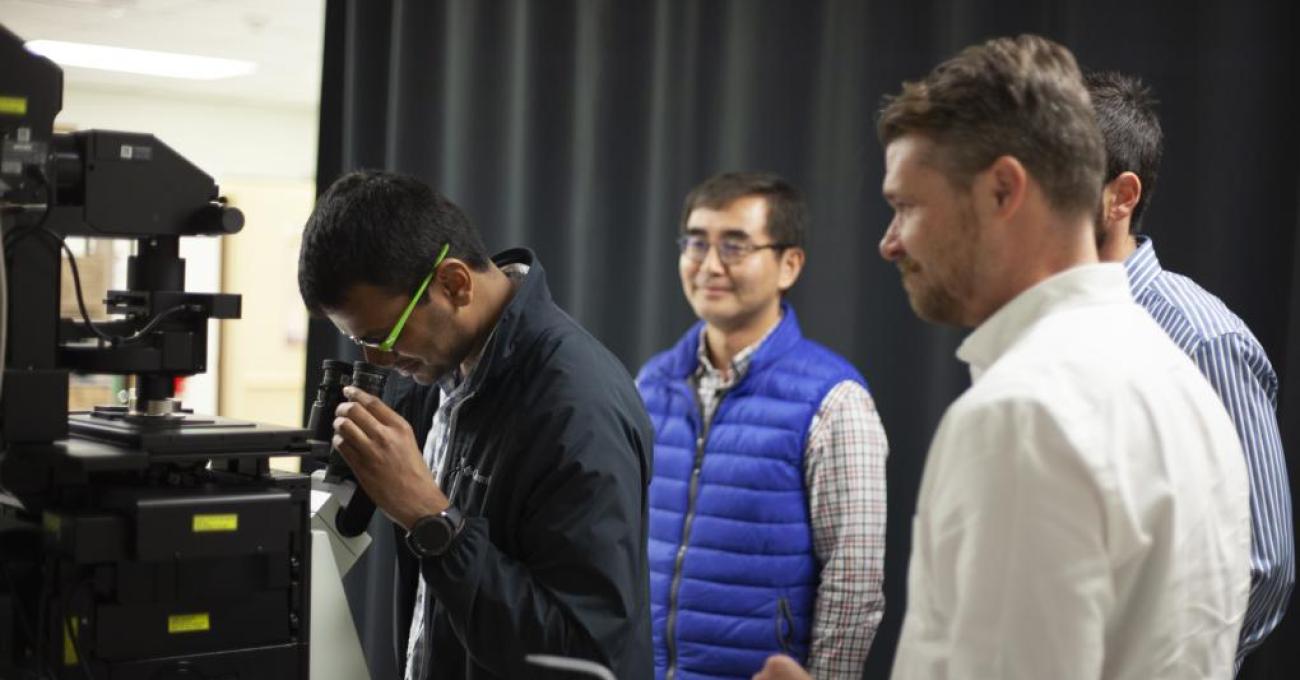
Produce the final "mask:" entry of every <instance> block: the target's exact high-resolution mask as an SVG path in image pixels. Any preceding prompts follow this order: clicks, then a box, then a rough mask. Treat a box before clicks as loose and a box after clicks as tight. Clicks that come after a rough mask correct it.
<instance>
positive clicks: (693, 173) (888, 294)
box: [307, 0, 1300, 679]
mask: <svg viewBox="0 0 1300 680" xmlns="http://www.w3.org/2000/svg"><path fill="white" fill-rule="evenodd" d="M1295 7H1296V5H1295V4H1294V3H1282V2H1261V3H1258V4H1257V5H1250V4H1248V3H1247V4H1243V3H1228V2H1222V3H1209V2H1200V3H1196V2H1177V3H1169V4H1167V5H1164V6H1156V5H1142V4H1133V3H1131V2H1126V1H1109V0H1107V1H1103V2H1097V1H1095V0H1071V1H1068V2H1048V3H1044V2H1037V1H1035V0H1024V1H1010V0H1008V1H1005V2H970V3H958V4H949V3H946V2H925V1H919V0H917V1H910V2H902V1H899V2H884V1H878V2H835V1H831V0H824V1H809V0H799V1H794V0H791V1H779V2H778V1H771V2H768V1H760V0H732V1H720V0H710V1H701V2H679V1H667V0H659V1H645V2H631V1H622V0H619V1H614V0H610V1H590V2H583V1H572V0H570V1H548V2H528V1H525V0H517V1H504V0H458V1H407V2H403V1H400V0H388V1H376V0H366V1H355V0H354V1H346V0H329V1H328V3H327V8H328V9H327V20H326V43H325V71H324V81H323V89H322V98H321V127H320V135H321V136H320V165H319V173H318V183H319V186H320V188H321V189H322V190H323V189H324V188H325V187H326V186H328V185H329V183H330V182H331V181H333V180H334V179H335V178H337V177H338V176H339V175H340V174H341V173H344V172H346V171H349V170H354V169H358V168H387V169H391V170H396V171H400V172H404V173H410V174H414V175H417V176H419V177H421V178H423V179H424V180H426V181H427V182H428V183H429V184H431V185H432V186H434V187H435V188H437V189H438V190H440V191H442V192H443V193H445V194H447V195H448V196H450V197H451V198H452V199H453V200H454V201H456V202H457V203H458V204H460V205H461V206H463V207H464V208H465V209H466V210H467V211H468V212H469V214H470V215H471V217H472V218H473V219H474V220H475V221H476V222H477V224H478V225H479V227H480V228H481V230H482V232H483V234H484V237H485V240H486V241H487V243H488V246H489V247H490V248H491V249H493V250H497V249H503V248H506V247H508V246H514V245H520V244H522V245H527V246H530V247H532V248H534V249H535V250H536V251H537V252H538V254H539V255H540V257H541V259H542V261H543V262H544V263H545V265H546V268H547V271H548V273H549V276H550V280H551V285H552V287H553V289H554V293H555V295H556V297H557V298H558V301H559V303H560V305H561V306H563V307H564V308H565V309H567V310H568V311H569V312H570V313H572V314H573V315H574V316H575V317H576V318H577V319H578V320H579V321H580V322H581V323H582V324H583V325H585V326H586V327H587V328H588V329H589V330H590V331H591V332H592V333H594V334H595V335H596V337H598V338H600V339H601V340H602V341H604V342H605V344H607V345H608V346H609V347H610V348H611V349H612V350H613V351H614V352H615V353H616V354H617V355H618V356H619V357H621V358H622V359H623V361H624V362H626V364H627V366H628V369H629V370H630V371H633V372H635V370H636V369H637V367H638V366H639V365H640V364H641V363H642V362H643V361H645V360H646V359H647V358H648V357H649V356H650V355H651V354H652V353H653V352H655V351H656V350H657V349H660V348H663V347H665V346H667V345H668V344H669V343H670V342H671V341H672V340H673V339H674V338H676V337H677V336H678V335H679V334H680V333H681V332H682V331H683V330H684V329H685V328H686V326H687V325H688V324H689V323H690V322H691V321H692V320H693V319H692V315H691V312H690V310H689V308H688V307H687V305H686V304H685V302H684V300H683V298H682V294H681V291H680V288H679V284H678V282H677V273H676V261H677V255H676V252H675V248H674V245H673V238H674V236H675V231H676V229H677V221H678V219H679V211H680V205H681V202H682V198H683V197H684V195H685V194H686V192H687V191H688V190H689V189H690V188H691V187H692V186H693V185H694V184H695V183H697V182H699V181H700V180H702V179H703V178H705V177H707V176H709V175H711V174H713V173H715V172H719V171H722V170H732V169H765V170H773V171H776V172H779V173H781V174H783V175H785V176H786V177H788V178H789V179H791V180H792V181H793V182H794V183H795V184H797V185H798V186H800V187H802V188H803V189H804V191H805V192H806V194H807V196H808V200H809V202H810V205H811V211H812V216H813V225H812V231H811V245H810V246H809V260H808V267H807V268H806V270H805V272H804V276H803V279H802V280H801V281H800V282H799V285H798V286H797V287H796V288H795V290H794V292H793V294H792V298H791V299H792V300H793V302H794V305H795V307H796V308H797V310H798V312H799V315H800V319H801V321H802V323H803V325H804V328H805V330H806V332H807V334H808V335H810V336H811V337H813V338H816V339H817V340H820V341H822V342H824V343H826V344H828V345H829V346H831V347H832V348H834V349H836V350H838V351H840V352H841V353H843V354H844V355H845V356H847V357H848V358H849V359H850V360H852V361H853V362H854V363H855V364H856V365H857V366H858V367H859V368H860V369H861V370H862V372H863V373H864V374H865V375H866V377H867V379H868V381H869V382H870V384H871V388H872V391H873V392H874V394H875V396H876V399H877V402H878V405H879V408H880V412H881V415H882V417H883V419H884V422H885V426H886V429H887V430H888V433H889V438H890V443H891V455H890V460H889V466H888V475H889V513H890V518H889V526H888V531H889V533H888V541H887V550H888V554H887V557H886V562H887V568H886V571H887V581H886V594H887V597H888V607H887V614H886V616H885V621H884V624H883V625H882V627H881V629H880V631H879V633H878V635H877V638H876V642H875V646H874V648H873V650H872V654H871V657H870V659H869V661H868V663H867V667H866V669H865V670H866V677H870V678H883V677H886V676H887V675H888V670H889V668H890V664H891V661H892V659H893V654H894V647H895V645H896V643H897V639H898V631H899V626H900V623H901V619H902V614H903V611H904V609H905V605H906V602H905V588H904V586H905V579H906V573H907V557H908V554H909V546H910V533H911V521H910V520H911V515H912V513H913V510H914V507H915V502H916V492H917V487H918V484H919V480H920V476H921V469H922V466H923V464H924V462H925V452H926V448H927V446H928V444H929V440H930V436H931V433H932V432H933V431H934V428H935V425H936V424H937V422H938V420H939V418H940V416H941V414H942V413H943V410H944V408H945V406H946V405H947V404H948V403H949V402H950V401H951V400H952V399H953V398H954V397H955V396H956V395H957V394H958V393H960V392H961V391H962V390H963V389H964V388H965V387H966V386H967V384H968V377H967V375H966V372H965V370H964V369H963V367H962V365H961V364H959V363H958V362H957V361H956V360H955V359H954V357H953V351H954V349H955V348H956V345H957V343H958V342H959V341H960V338H961V335H962V334H961V333H959V332H957V331H952V330H944V329H938V328H934V327H931V326H928V325H925V324H923V323H921V322H920V321H918V320H917V319H916V318H915V317H914V316H913V314H912V312H911V310H910V309H909V308H908V305H907V301H906V299H905V297H904V295H903V292H902V290H901V288H900V286H899V281H898V276H897V274H896V273H895V271H894V270H893V268H892V267H890V266H888V265H887V264H886V263H884V262H883V261H881V260H880V258H879V257H878V255H877V253H876V243H877V241H878V239H879V238H880V236H881V234H882V232H883V230H884V228H885V226H886V224H887V222H888V220H889V213H888V211H887V209H886V206H885V204H884V203H883V202H882V201H881V199H880V198H879V186H880V181H881V176H882V172H883V169H882V151H881V148H880V146H879V144H878V143H877V141H876V138H875V133H874V130H873V115H874V111H875V110H876V108H877V107H878V105H879V102H880V99H881V97H882V95H884V94H886V93H893V92H896V91H897V90H898V89H899V85H900V82H901V81H902V80H903V79H908V78H916V77H919V76H921V75H923V74H924V73H926V72H927V71H928V70H929V69H930V68H931V67H932V66H933V65H935V64H936V63H938V62H939V61H940V60H942V59H943V58H945V57H947V56H949V55H951V54H953V53H954V52H955V51H957V50H958V49H960V48H961V47H963V46H965V45H968V44H970V43H973V42H977V41H980V40H983V39H985V38H989V37H992V36H997V35H1005V34H1015V33H1020V32H1036V33H1041V34H1044V35H1046V36H1049V37H1051V38H1054V39H1056V40H1058V41H1061V42H1063V43H1064V44H1066V45H1068V46H1069V47H1071V48H1072V49H1073V50H1074V52H1075V54H1076V56H1077V57H1078V58H1079V61H1080V63H1081V64H1083V65H1084V66H1085V68H1094V69H1118V70H1123V71H1128V72H1132V73H1136V74H1139V75H1141V76H1143V77H1144V78H1145V79H1146V80H1147V81H1148V82H1149V83H1150V84H1151V85H1152V86H1153V87H1154V88H1155V90H1156V92H1157V94H1158V96H1159V98H1160V99H1161V101H1162V107H1161V112H1162V119H1163V122H1164V126H1165V131H1166V135H1167V152H1166V155H1165V161H1164V166H1163V168H1162V172H1161V176H1160V183H1159V189H1158V191H1157V192H1156V196H1155V202H1154V204H1153V205H1152V207H1151V209H1150V212H1149V213H1148V217H1147V219H1146V222H1147V226H1148V231H1149V233H1151V234H1152V235H1153V236H1154V238H1155V239H1156V242H1157V245H1158V246H1159V252H1160V256H1161V258H1162V260H1163V261H1164V263H1165V264H1166V266H1167V267H1168V268H1171V269H1174V270H1176V271H1180V272H1183V273H1185V274H1188V275H1190V276H1191V277H1193V278H1194V279H1196V280H1197V281H1199V282H1200V283H1201V284H1202V285H1204V286H1205V287H1206V288H1208V289H1209V290H1211V291H1213V292H1215V293H1217V294H1219V295H1220V296H1221V297H1222V298H1223V299H1224V300H1225V301H1226V302H1227V303H1228V305H1229V306H1230V307H1232V308H1233V309H1234V310H1236V311H1237V313H1239V314H1240V315H1241V316H1242V317H1243V318H1244V319H1245V320H1246V322H1247V323H1248V324H1249V325H1250V326H1251V328H1252V329H1254V331H1255V333H1256V334H1257V335H1258V337H1259V339H1260V341H1261V342H1262V343H1263V345H1264V347H1265V349H1266V350H1267V351H1268V354H1269V357H1270V358H1271V359H1272V361H1273V364H1274V366H1275V367H1276V368H1277V370H1278V373H1279V375H1280V376H1281V377H1282V380H1283V403H1282V407H1281V413H1280V416H1281V419H1282V421H1283V423H1284V430H1285V431H1284V437H1285V442H1286V445H1287V450H1288V452H1289V453H1290V456H1289V457H1290V467H1291V472H1292V480H1293V485H1292V486H1293V488H1295V484H1294V481H1295V479H1296V472H1297V469H1298V468H1300V459H1297V458H1296V452H1300V394H1297V392H1300V313H1297V310H1298V309H1300V267H1297V265H1296V262H1297V260H1300V238H1297V234H1298V233H1300V225H1298V214H1300V206H1298V201H1300V161H1298V160H1297V156H1298V154H1300V134H1298V133H1297V121H1300V51H1298V50H1297V47H1296V46H1295V45H1296V41H1295V39H1294V36H1295V35H1297V34H1300V13H1298V12H1297V10H1296V9H1295ZM309 345H310V348H309V350H310V357H309V362H308V363H309V365H308V369H309V370H308V380H309V385H314V384H315V382H316V380H317V378H318V373H317V372H316V371H314V370H311V369H312V368H314V367H315V366H319V363H320V360H321V359H322V358H325V357H328V356H333V355H336V354H339V353H341V352H345V351H346V348H344V347H343V346H342V345H341V344H340V343H339V338H338V336H337V334H336V333H335V332H334V331H333V329H332V327H330V326H329V325H328V324H327V323H323V322H315V323H314V324H313V327H312V333H311V339H310V343H309ZM307 398H308V399H310V394H309V395H308V397H307ZM377 539H378V542H379V544H378V545H377V546H376V549H375V550H374V551H372V555H371V556H370V559H369V561H367V562H366V563H365V564H364V565H362V566H361V567H360V568H359V569H358V570H357V571H355V572H354V573H353V574H351V575H350V576H349V579H348V587H349V594H350V597H351V598H352V600H353V603H354V605H355V606H357V607H358V611H359V614H360V616H359V619H358V627H359V629H360V631H361V633H362V635H363V638H364V643H365V645H366V646H367V648H368V649H369V650H370V651H371V662H372V664H373V667H374V669H375V673H376V675H375V677H376V678H385V677H394V675H393V673H394V670H393V669H392V667H391V665H392V664H391V660H390V654H389V653H388V650H389V644H390V643H389V640H390V634H391V633H390V631H391V628H390V621H389V618H388V612H389V593H388V584H387V577H388V565H387V563H386V561H385V560H384V559H383V557H384V553H385V552H386V551H391V550H392V549H393V547H392V541H391V538H390V537H389V536H388V535H387V532H381V533H380V534H379V535H378V536H377ZM1298 618H1300V614H1296V615H1292V616H1291V617H1289V619H1287V620H1286V621H1285V622H1284V624H1283V629H1282V630H1280V631H1279V632H1278V633H1277V634H1275V635H1274V636H1273V638H1272V640H1271V641H1270V642H1269V643H1268V645H1267V646H1266V647H1265V648H1264V649H1262V650H1261V651H1259V652H1257V653H1256V654H1255V655H1254V656H1253V657H1252V658H1251V660H1250V662H1249V664H1248V666H1247V668H1246V669H1245V671H1244V673H1243V675H1242V677H1244V678H1250V679H1254V678H1283V677H1295V670H1294V669H1295V668H1296V666H1294V665H1286V663H1285V662H1284V661H1283V659H1284V658H1285V657H1287V656H1288V652H1289V651H1291V649H1293V648H1294V647H1296V646H1297V645H1300V621H1297V619H1298ZM1288 648H1291V649H1288Z"/></svg>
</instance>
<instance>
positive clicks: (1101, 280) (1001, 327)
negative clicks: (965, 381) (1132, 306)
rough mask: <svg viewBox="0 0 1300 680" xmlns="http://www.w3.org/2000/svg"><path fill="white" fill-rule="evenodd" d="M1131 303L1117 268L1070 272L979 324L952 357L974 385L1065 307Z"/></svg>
mask: <svg viewBox="0 0 1300 680" xmlns="http://www.w3.org/2000/svg"><path fill="white" fill-rule="evenodd" d="M1132 301H1133V296H1132V293H1131V292H1130V291H1129V286H1128V278H1127V276H1126V275H1125V273H1124V267H1123V265H1120V264H1114V263H1106V264H1087V265H1079V266H1077V267H1072V268H1070V269H1067V270H1065V271H1063V272H1059V273H1057V274H1054V275H1052V276H1049V277H1047V278H1046V279H1043V280H1042V281H1040V282H1038V283H1037V284H1035V285H1033V286H1031V287H1030V288H1029V289H1027V290H1025V291H1023V292H1021V293H1020V294H1019V295H1017V296H1016V297H1014V298H1012V299H1011V301H1010V302H1008V303H1006V304H1005V305H1003V306H1002V308H1001V309H999V310H998V311H996V312H994V313H993V315H992V316H990V317H989V318H987V319H985V320H984V323H982V324H980V325H979V327H978V328H976V329H975V330H974V331H973V332H971V334H970V335H969V336H967V337H966V339H965V340H964V341H963V342H962V343H961V346H960V347H958V348H957V358H958V359H960V360H961V361H963V362H965V363H967V364H969V365H970V370H971V379H972V380H979V377H980V375H982V374H983V373H984V371H986V370H988V368H989V367H990V366H992V365H993V364H994V363H995V362H996V361H997V360H998V359H999V358H1000V357H1001V356H1002V355H1003V354H1005V353H1006V352H1007V350H1009V349H1011V347H1012V345H1014V344H1015V343H1016V341H1017V340H1019V339H1020V337H1021V336H1022V335H1024V333H1025V331H1026V330H1028V329H1029V328H1030V327H1032V326H1033V325H1034V324H1035V323H1037V322H1038V321H1039V320H1040V319H1042V318H1044V317H1046V316H1048V315H1050V314H1055V313H1057V312H1061V311H1064V310H1067V309H1071V308H1077V307H1083V306H1088V305H1095V304H1112V303H1117V302H1132Z"/></svg>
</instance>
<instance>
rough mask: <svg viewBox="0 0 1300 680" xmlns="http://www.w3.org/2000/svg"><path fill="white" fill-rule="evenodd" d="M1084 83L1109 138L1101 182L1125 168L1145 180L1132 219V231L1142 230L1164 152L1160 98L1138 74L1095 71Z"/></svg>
mask: <svg viewBox="0 0 1300 680" xmlns="http://www.w3.org/2000/svg"><path fill="white" fill-rule="evenodd" d="M1084 83H1085V84H1086V85H1087V86H1088V94H1089V95H1090V96H1091V97H1092V108H1093V109H1094V110H1095V111H1096V112H1097V126H1098V127H1100V128H1101V136H1102V138H1103V139H1104V140H1105V141H1106V176H1105V179H1104V180H1103V182H1102V183H1103V184H1105V183H1108V182H1112V181H1114V180H1115V178H1116V177H1119V176H1120V174H1121V173H1124V172H1132V173H1134V174H1136V175H1137V176H1138V180H1140V181H1141V182H1142V195H1141V197H1139V198H1138V202H1137V205H1136V206H1134V207H1133V217H1132V219H1131V220H1130V221H1129V232H1130V233H1133V234H1136V233H1138V232H1139V231H1141V226H1142V214H1143V213H1145V212H1146V208H1147V204H1148V202H1150V200H1151V196H1152V195H1153V194H1155V192H1156V176H1157V175H1158V174H1159V173H1160V157H1161V156H1163V155H1164V152H1165V135H1164V132H1163V131H1162V130H1161V129H1160V118H1159V117H1158V116H1157V115H1156V105H1157V104H1158V102H1157V101H1156V98H1155V95H1153V94H1152V93H1151V88H1149V87H1147V85H1146V83H1143V82H1142V80H1141V79H1140V78H1138V77H1136V76H1130V75H1126V74H1123V73H1116V72H1114V71H1102V72H1092V73H1088V74H1087V75H1086V76H1084Z"/></svg>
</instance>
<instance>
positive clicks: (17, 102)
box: [0, 95, 27, 116]
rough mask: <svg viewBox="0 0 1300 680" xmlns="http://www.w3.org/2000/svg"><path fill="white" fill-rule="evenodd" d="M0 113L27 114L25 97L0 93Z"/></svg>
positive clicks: (9, 114)
mask: <svg viewBox="0 0 1300 680" xmlns="http://www.w3.org/2000/svg"><path fill="white" fill-rule="evenodd" d="M0 114H3V115H6V116H25V115H27V98H26V97H7V96H4V95H0Z"/></svg>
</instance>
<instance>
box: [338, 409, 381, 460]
mask: <svg viewBox="0 0 1300 680" xmlns="http://www.w3.org/2000/svg"><path fill="white" fill-rule="evenodd" d="M373 446H374V444H373V443H372V442H371V440H370V437H369V436H367V435H366V433H365V432H364V431H362V429H361V428H360V427H358V426H357V424H356V422H354V421H353V420H351V419H350V418H335V419H334V448H336V449H338V450H339V453H342V454H343V458H344V459H345V460H347V461H348V464H349V465H351V466H352V467H353V469H354V470H355V469H356V467H357V464H358V463H362V464H368V463H369V462H370V461H369V458H370V457H371V456H369V455H367V453H368V452H369V451H370V450H371V449H372V448H373Z"/></svg>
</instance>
